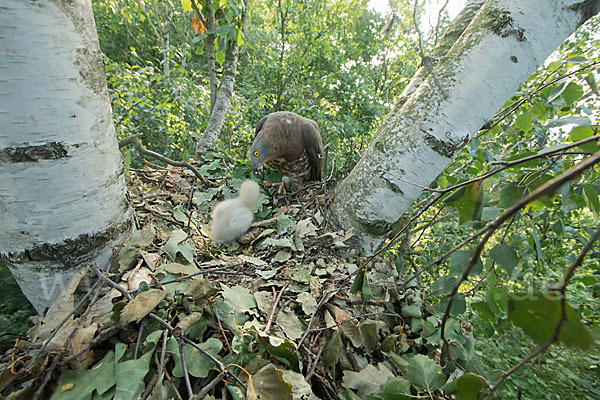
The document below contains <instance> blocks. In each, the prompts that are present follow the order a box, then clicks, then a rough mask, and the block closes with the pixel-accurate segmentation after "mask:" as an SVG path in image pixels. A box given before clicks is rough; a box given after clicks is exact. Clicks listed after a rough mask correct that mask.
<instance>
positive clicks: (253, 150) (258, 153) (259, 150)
mask: <svg viewBox="0 0 600 400" xmlns="http://www.w3.org/2000/svg"><path fill="white" fill-rule="evenodd" d="M268 154H269V147H268V146H267V145H266V143H265V142H264V141H263V140H262V138H259V137H257V138H256V139H255V140H254V143H252V147H250V160H251V161H252V170H253V171H254V173H257V172H258V170H259V169H260V167H262V166H263V164H264V163H265V162H267V161H268V160H267V155H268Z"/></svg>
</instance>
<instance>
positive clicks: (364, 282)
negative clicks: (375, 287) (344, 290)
mask: <svg viewBox="0 0 600 400" xmlns="http://www.w3.org/2000/svg"><path fill="white" fill-rule="evenodd" d="M358 292H360V297H361V299H362V301H363V302H366V301H368V300H373V299H374V298H375V296H374V295H373V291H372V290H371V287H370V286H369V280H368V279H367V271H366V270H365V269H364V268H361V269H359V270H358V272H357V273H356V277H355V278H354V282H353V283H352V287H351V288H350V293H358Z"/></svg>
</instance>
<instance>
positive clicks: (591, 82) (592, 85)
mask: <svg viewBox="0 0 600 400" xmlns="http://www.w3.org/2000/svg"><path fill="white" fill-rule="evenodd" d="M585 81H586V82H587V84H588V85H590V89H592V92H594V94H595V95H596V96H600V90H598V83H597V82H596V78H595V77H594V74H592V73H590V74H588V75H587V76H586V77H585Z"/></svg>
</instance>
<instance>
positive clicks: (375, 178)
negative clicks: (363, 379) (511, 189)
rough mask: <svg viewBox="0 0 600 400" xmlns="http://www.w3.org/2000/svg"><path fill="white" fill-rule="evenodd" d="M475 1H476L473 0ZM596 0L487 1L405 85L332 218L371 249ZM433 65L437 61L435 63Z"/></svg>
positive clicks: (340, 193)
mask: <svg viewBox="0 0 600 400" xmlns="http://www.w3.org/2000/svg"><path fill="white" fill-rule="evenodd" d="M472 3H475V2H472ZM599 8H600V1H598V0H587V1H583V0H551V1H549V0H528V1H522V0H487V1H486V2H485V3H484V4H483V5H482V6H481V8H479V10H478V11H477V14H475V16H474V17H473V19H472V21H471V23H470V24H469V26H468V27H466V29H465V30H464V32H463V33H462V35H461V36H460V38H459V39H458V40H457V41H456V43H455V44H454V46H452V48H451V49H450V50H449V51H448V53H447V54H446V55H445V57H442V58H441V59H440V60H439V62H438V63H437V64H435V63H434V64H433V68H432V70H431V71H430V73H429V74H425V75H426V77H425V78H424V77H423V75H421V76H420V79H419V81H418V82H417V83H416V85H409V87H408V88H407V91H406V92H407V93H405V94H403V95H401V96H400V97H399V98H398V100H397V104H396V105H395V107H394V110H393V111H392V112H391V113H390V114H389V115H388V116H387V117H386V119H385V120H384V122H383V123H382V125H381V126H380V128H379V129H378V131H377V133H376V134H375V137H374V138H373V141H372V142H371V143H370V144H369V146H368V148H367V149H366V150H365V153H364V155H363V157H362V158H361V160H360V161H359V162H358V164H357V165H356V167H355V168H354V169H353V171H352V172H351V173H350V175H349V176H348V177H347V178H346V179H345V180H344V181H343V182H341V183H340V185H338V187H337V189H336V196H335V200H334V203H333V205H332V209H331V211H332V214H333V216H334V219H335V220H336V221H337V223H338V224H339V225H340V226H341V227H343V228H346V229H347V228H350V227H353V228H354V238H355V245H356V246H357V247H359V248H360V249H361V250H362V251H363V252H365V253H372V252H373V251H374V250H376V249H377V248H378V247H379V246H380V245H381V244H382V243H383V241H384V240H385V239H386V237H387V236H388V234H389V232H390V231H391V230H392V229H393V227H394V224H395V223H396V222H397V221H399V219H400V217H401V216H402V213H403V212H404V211H406V210H407V209H408V207H409V206H410V205H411V204H412V202H413V201H414V200H415V199H416V198H417V197H418V196H419V195H420V194H421V192H422V189H420V188H419V186H416V185H413V184H411V183H408V182H413V183H416V184H418V185H420V186H425V187H426V186H428V185H429V184H430V183H431V182H432V181H433V180H434V179H435V178H436V177H437V176H438V175H439V174H440V173H441V172H442V171H443V169H444V168H445V167H446V166H447V165H448V163H449V162H450V160H451V159H452V158H453V157H454V155H455V154H456V153H457V152H458V151H459V150H460V149H461V148H462V147H463V146H464V145H465V144H466V143H467V142H468V141H469V140H470V139H471V137H472V136H473V135H474V134H475V133H476V132H477V131H478V129H479V128H480V127H481V126H482V125H484V123H485V122H486V121H487V120H489V118H491V117H492V116H493V115H494V113H495V112H496V111H497V110H498V109H499V108H500V107H501V106H502V105H503V104H504V102H505V101H506V100H507V99H508V98H509V97H510V96H511V95H512V94H514V92H515V90H516V89H517V88H518V87H519V85H520V84H521V83H522V82H524V81H525V80H526V79H527V78H528V77H529V76H530V75H531V74H532V73H533V72H534V71H535V69H536V68H537V67H538V66H539V65H540V64H541V63H542V62H543V61H544V60H545V59H546V58H547V57H548V56H549V55H550V53H552V51H554V49H556V48H557V47H558V46H559V45H560V44H561V43H562V42H563V41H564V40H565V39H566V38H567V37H568V36H569V35H570V34H571V33H573V32H574V31H575V29H577V27H579V26H580V25H581V24H583V22H585V21H586V20H587V19H588V18H589V17H591V16H593V15H594V14H596V13H597V12H598V9H599ZM434 61H435V60H434Z"/></svg>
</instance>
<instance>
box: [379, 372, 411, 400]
mask: <svg viewBox="0 0 600 400" xmlns="http://www.w3.org/2000/svg"><path fill="white" fill-rule="evenodd" d="M381 395H382V396H383V399H384V400H410V399H411V398H412V394H411V393H410V383H409V382H408V381H407V380H406V379H402V378H397V377H393V378H389V379H388V380H387V382H386V383H385V385H384V386H383V390H382V391H381Z"/></svg>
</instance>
